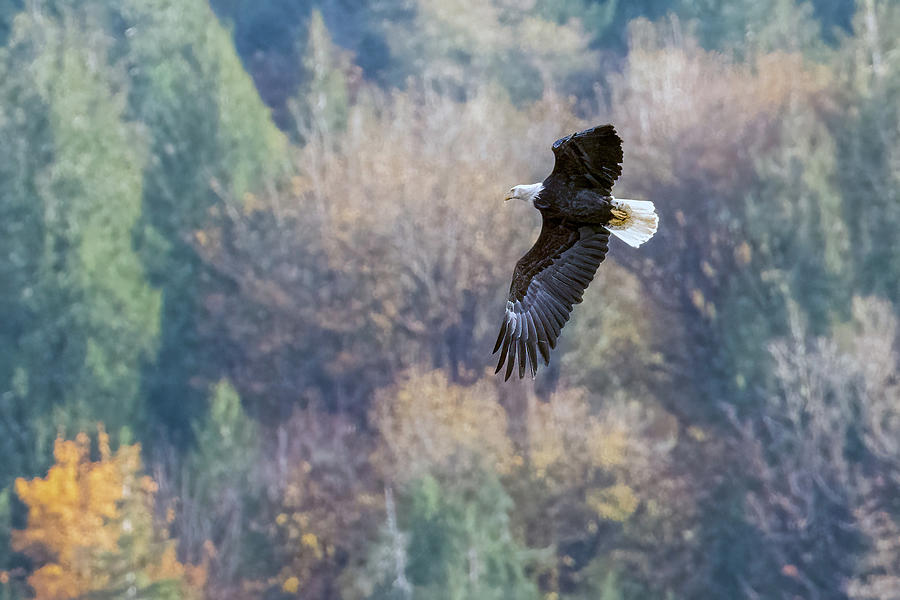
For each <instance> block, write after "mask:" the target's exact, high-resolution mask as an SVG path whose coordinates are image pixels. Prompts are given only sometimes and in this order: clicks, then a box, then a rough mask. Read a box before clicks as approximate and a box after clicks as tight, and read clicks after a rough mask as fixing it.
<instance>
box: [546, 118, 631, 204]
mask: <svg viewBox="0 0 900 600" xmlns="http://www.w3.org/2000/svg"><path fill="white" fill-rule="evenodd" d="M553 154H554V156H555V157H556V162H555V164H554V165H553V172H552V173H550V177H556V178H560V179H562V180H563V181H565V182H566V183H568V184H569V185H572V186H574V187H577V188H588V189H593V190H596V191H598V192H600V193H601V194H603V195H604V196H609V195H611V194H612V186H613V183H615V181H616V179H618V177H619V175H621V174H622V157H623V154H622V139H621V138H620V137H619V136H618V134H616V129H615V127H613V126H612V125H601V126H599V127H592V128H591V129H585V130H584V131H579V132H578V133H573V134H572V135H568V136H566V137H564V138H560V139H558V140H556V141H555V142H554V143H553Z"/></svg>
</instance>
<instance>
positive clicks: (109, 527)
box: [12, 425, 203, 600]
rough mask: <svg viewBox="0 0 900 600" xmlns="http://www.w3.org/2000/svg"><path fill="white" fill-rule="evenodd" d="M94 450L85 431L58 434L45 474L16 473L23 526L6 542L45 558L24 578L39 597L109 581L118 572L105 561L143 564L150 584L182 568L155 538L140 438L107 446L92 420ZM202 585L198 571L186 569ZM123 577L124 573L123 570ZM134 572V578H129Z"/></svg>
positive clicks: (68, 594)
mask: <svg viewBox="0 0 900 600" xmlns="http://www.w3.org/2000/svg"><path fill="white" fill-rule="evenodd" d="M97 451H98V452H97V453H98V454H99V460H96V461H94V460H92V459H91V441H90V438H89V437H88V436H87V434H85V433H79V434H78V435H77V436H76V437H75V440H64V439H62V438H57V440H56V442H55V445H54V450H53V455H54V458H55V459H56V463H55V464H54V465H53V466H52V467H51V468H50V470H49V471H48V472H47V476H46V477H43V478H40V477H38V478H35V479H32V480H30V481H29V480H25V479H21V478H20V479H17V480H16V486H15V487H16V493H17V494H18V495H19V498H21V500H22V502H24V503H25V505H26V506H27V507H28V523H27V526H26V528H25V529H23V530H21V531H15V532H14V533H13V541H12V545H13V548H14V549H15V550H16V551H19V552H24V553H25V554H27V555H28V556H29V557H31V558H32V559H33V560H34V561H36V562H37V563H43V566H41V567H40V568H38V569H37V570H36V571H35V572H34V573H33V574H32V575H31V577H29V578H28V583H29V585H31V587H33V588H34V590H35V592H36V594H37V597H38V598H42V599H45V600H55V599H67V598H76V597H79V596H82V595H84V594H86V593H89V592H97V591H101V590H104V589H107V588H108V587H110V586H113V585H115V583H116V578H117V576H118V575H120V573H118V572H117V569H115V568H110V565H116V564H119V563H123V564H125V565H128V566H127V567H126V569H127V570H128V571H129V572H130V571H131V570H132V569H133V568H134V567H132V566H131V565H133V564H143V565H146V568H145V573H143V576H144V577H142V579H147V580H148V583H152V582H158V581H165V580H180V579H183V578H184V577H185V576H186V575H187V574H186V572H185V566H184V565H182V564H181V563H179V562H178V560H177V559H176V557H175V547H174V545H173V544H172V543H171V542H170V541H168V540H166V539H162V540H161V541H159V540H158V539H157V538H158V533H157V531H156V530H155V529H154V524H153V499H154V495H155V493H156V483H155V482H154V481H153V480H152V479H151V478H150V477H148V476H146V475H142V474H141V469H142V465H141V457H140V445H138V444H135V445H132V446H122V447H120V448H119V449H118V450H117V451H116V452H113V451H112V450H111V449H110V444H109V436H108V435H107V433H106V431H105V430H104V429H103V426H102V425H101V426H98V433H97ZM191 574H192V575H194V578H193V582H194V583H198V582H199V583H200V585H202V579H203V574H202V573H196V572H192V573H191ZM125 575H126V576H127V574H125ZM132 579H133V577H132Z"/></svg>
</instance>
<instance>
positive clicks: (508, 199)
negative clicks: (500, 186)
mask: <svg viewBox="0 0 900 600" xmlns="http://www.w3.org/2000/svg"><path fill="white" fill-rule="evenodd" d="M512 199H513V195H512V194H506V198H504V199H503V201H504V202H509V201H510V200H512Z"/></svg>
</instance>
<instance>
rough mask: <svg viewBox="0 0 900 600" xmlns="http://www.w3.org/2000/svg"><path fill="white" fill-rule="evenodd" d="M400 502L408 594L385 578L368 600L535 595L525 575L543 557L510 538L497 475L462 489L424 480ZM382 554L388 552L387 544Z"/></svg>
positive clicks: (456, 599)
mask: <svg viewBox="0 0 900 600" xmlns="http://www.w3.org/2000/svg"><path fill="white" fill-rule="evenodd" d="M405 496H406V497H405V499H403V500H402V501H401V502H400V515H401V516H400V519H399V527H400V530H401V531H402V535H403V536H404V538H405V539H406V540H408V541H407V545H406V547H405V549H403V550H401V551H402V552H403V553H405V555H406V556H407V559H406V560H407V562H406V565H405V567H406V568H405V576H406V577H407V578H408V582H409V585H410V586H411V588H409V594H410V595H408V596H407V595H405V594H404V592H403V586H400V587H398V586H397V585H396V583H393V584H392V583H390V582H392V581H394V576H393V575H389V576H387V578H386V581H385V582H384V584H383V585H382V587H381V591H376V592H375V593H374V594H373V595H372V596H370V597H371V598H373V599H375V598H385V599H386V598H403V597H415V598H429V599H434V600H462V599H464V598H485V599H493V598H496V599H500V598H509V597H515V598H526V599H527V598H535V599H536V598H539V597H540V596H539V594H538V590H537V587H536V586H535V585H534V583H533V582H532V581H531V580H530V578H529V577H528V575H527V572H528V569H529V568H531V567H533V566H535V564H537V562H538V561H539V559H540V558H541V556H542V555H545V554H546V553H542V552H539V551H535V550H529V549H527V548H525V547H523V546H522V545H521V543H520V542H518V541H516V540H515V539H514V538H513V535H512V532H511V529H510V522H509V512H510V511H511V510H512V509H513V505H512V501H511V499H510V497H509V496H508V495H507V494H506V492H505V491H504V489H503V486H502V485H501V484H500V482H499V481H498V480H497V478H496V476H493V475H490V474H487V473H483V474H481V476H476V477H473V479H472V480H471V481H470V485H468V486H466V487H464V488H463V487H459V486H454V487H447V486H442V485H441V484H440V483H439V482H438V480H437V479H435V478H434V477H432V476H430V475H426V476H425V477H423V478H422V479H420V480H418V481H415V482H413V483H411V484H410V487H409V490H408V492H407V494H405ZM385 544H386V545H387V546H388V547H387V548H385V551H386V552H387V553H388V554H389V553H390V551H391V550H392V549H391V547H390V540H389V538H388V540H387V541H386V542H385Z"/></svg>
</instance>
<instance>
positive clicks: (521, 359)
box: [494, 125, 658, 379]
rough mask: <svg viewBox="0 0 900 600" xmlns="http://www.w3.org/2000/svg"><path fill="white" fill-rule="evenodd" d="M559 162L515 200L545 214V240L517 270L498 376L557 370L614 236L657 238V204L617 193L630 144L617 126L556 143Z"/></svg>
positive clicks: (633, 240)
mask: <svg viewBox="0 0 900 600" xmlns="http://www.w3.org/2000/svg"><path fill="white" fill-rule="evenodd" d="M553 154H554V156H555V157H556V163H555V164H554V166H553V172H551V173H550V175H549V176H548V177H547V178H546V179H544V181H543V182H542V183H533V184H530V185H517V186H515V187H514V188H512V189H511V190H510V191H509V193H508V194H507V196H506V199H507V200H512V199H517V200H523V201H525V202H527V203H528V204H531V205H532V206H534V207H535V208H536V209H538V210H539V211H540V212H541V217H542V220H543V223H542V226H541V233H540V235H539V236H538V239H537V241H536V242H535V243H534V246H532V248H531V250H529V251H528V252H527V253H526V254H525V256H523V257H522V258H521V259H520V260H519V262H518V263H516V268H515V270H514V271H513V278H512V285H510V288H509V297H508V298H507V301H506V314H505V315H504V318H503V324H502V325H501V327H500V335H499V336H497V343H496V344H495V346H494V352H495V353H496V352H498V351H499V352H500V361H499V362H498V363H497V371H496V372H498V373H499V372H500V370H501V369H502V368H503V365H504V363H505V364H506V376H505V378H504V379H509V377H510V375H512V373H513V371H514V370H515V369H516V366H518V372H519V377H520V378H522V377H525V372H526V369H527V370H529V371H530V372H531V376H532V377H534V376H535V374H536V373H537V367H538V361H539V359H543V361H544V364H550V350H552V349H553V348H555V347H556V340H557V339H558V338H559V333H560V331H561V330H562V328H563V327H564V326H565V324H566V321H568V320H569V313H571V312H572V307H573V306H574V305H575V304H578V303H579V302H581V299H582V295H583V294H584V290H585V289H587V286H588V285H589V284H590V282H591V280H592V279H593V278H594V273H596V272H597V267H598V266H599V265H600V263H601V262H603V259H604V258H606V252H607V250H608V248H609V234H610V233H612V234H613V235H614V236H616V237H618V238H619V239H621V240H622V241H624V242H625V243H626V244H628V245H629V246H633V247H635V248H637V247H638V246H640V245H641V244H643V243H644V242H646V241H647V240H649V239H650V238H651V237H652V236H653V234H654V233H656V226H657V223H658V217H657V215H656V209H655V208H654V206H653V203H652V202H647V201H642V200H623V199H621V198H616V197H614V196H613V195H612V186H613V184H614V183H615V181H616V179H617V178H618V177H619V175H621V174H622V140H621V138H619V136H618V135H617V134H616V130H615V128H614V127H613V126H612V125H602V126H600V127H592V128H591V129H586V130H584V131H580V132H578V133H573V134H572V135H569V136H566V137H564V138H560V139H558V140H556V142H554V144H553Z"/></svg>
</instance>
